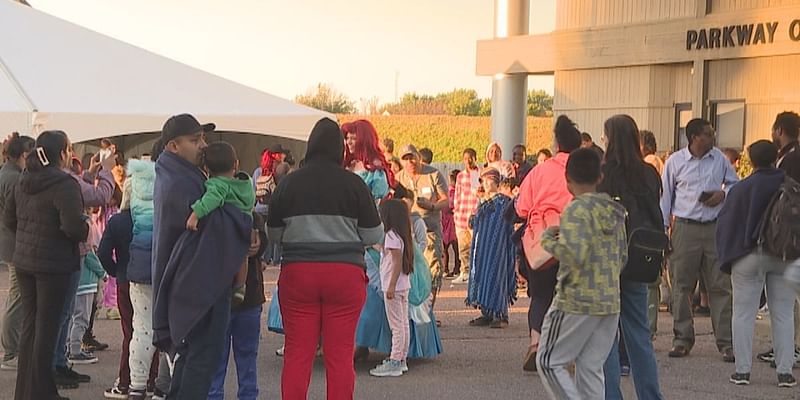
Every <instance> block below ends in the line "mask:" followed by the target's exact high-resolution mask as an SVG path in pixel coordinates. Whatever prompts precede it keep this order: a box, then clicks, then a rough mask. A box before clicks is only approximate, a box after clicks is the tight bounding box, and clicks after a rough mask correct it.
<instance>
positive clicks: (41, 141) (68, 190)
mask: <svg viewBox="0 0 800 400" xmlns="http://www.w3.org/2000/svg"><path fill="white" fill-rule="evenodd" d="M71 159H72V146H71V145H70V142H69V139H68V138H67V135H66V134H65V133H64V132H62V131H46V132H43V133H42V134H41V135H39V137H38V138H37V139H36V146H35V148H34V150H33V151H32V152H31V153H30V154H29V155H28V159H27V161H26V165H27V170H26V172H25V173H23V174H22V177H21V178H20V181H19V184H18V185H17V187H16V188H15V190H14V194H13V195H11V196H9V197H8V198H7V199H6V202H7V203H6V208H5V210H4V213H5V215H4V222H5V224H6V226H7V227H8V228H9V229H11V230H12V231H14V232H16V234H17V237H16V246H15V248H14V259H13V263H14V268H15V269H16V273H17V283H18V285H19V291H20V298H21V302H22V308H23V310H24V316H23V319H22V331H21V335H20V338H21V344H20V348H19V367H18V370H17V384H16V391H15V394H14V396H15V397H14V398H15V399H16V400H29V399H37V400H39V399H41V400H54V399H55V400H62V399H64V397H61V396H60V395H59V394H58V390H57V389H56V384H55V380H54V379H53V370H52V365H53V354H54V351H55V345H54V344H55V343H56V340H57V337H58V334H59V324H60V322H61V314H62V311H63V307H64V303H65V302H66V301H67V298H66V297H67V293H68V291H69V286H70V279H69V278H70V275H71V274H72V273H74V272H75V271H79V270H80V263H81V258H80V252H79V250H78V244H79V243H80V242H83V241H85V240H86V238H87V236H88V234H89V225H88V224H87V222H86V220H87V219H86V217H85V216H84V214H83V199H82V196H81V189H80V187H79V186H78V184H77V183H76V182H75V180H74V179H73V178H72V177H71V176H70V175H69V174H67V173H66V172H64V171H63V170H62V169H63V168H64V167H66V166H68V165H69V164H68V163H69V161H70V160H71Z"/></svg>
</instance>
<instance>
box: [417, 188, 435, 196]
mask: <svg viewBox="0 0 800 400" xmlns="http://www.w3.org/2000/svg"><path fill="white" fill-rule="evenodd" d="M420 192H422V194H423V195H425V196H430V195H432V194H433V189H432V188H430V187H424V188H421V189H420Z"/></svg>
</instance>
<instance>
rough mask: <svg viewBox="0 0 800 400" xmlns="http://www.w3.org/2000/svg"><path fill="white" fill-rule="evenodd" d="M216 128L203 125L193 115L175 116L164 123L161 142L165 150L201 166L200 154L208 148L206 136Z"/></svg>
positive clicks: (212, 125)
mask: <svg viewBox="0 0 800 400" xmlns="http://www.w3.org/2000/svg"><path fill="white" fill-rule="evenodd" d="M216 128H217V126H216V125H214V124H205V125H201V124H200V122H198V121H197V118H195V117H194V116H192V115H191V114H179V115H175V116H172V117H170V118H169V119H168V120H167V122H165V123H164V127H163V128H162V129H161V142H162V143H164V150H166V151H169V152H171V153H175V154H176V155H178V156H180V157H181V158H183V159H184V160H186V161H188V162H190V163H192V164H194V165H195V166H200V154H201V153H202V151H203V149H204V148H205V147H206V141H205V134H206V133H209V132H213V131H214V130H215V129H216Z"/></svg>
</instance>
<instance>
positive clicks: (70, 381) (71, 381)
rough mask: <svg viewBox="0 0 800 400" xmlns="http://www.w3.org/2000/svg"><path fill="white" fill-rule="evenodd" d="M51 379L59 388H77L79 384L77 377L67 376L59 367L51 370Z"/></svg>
mask: <svg viewBox="0 0 800 400" xmlns="http://www.w3.org/2000/svg"><path fill="white" fill-rule="evenodd" d="M53 380H54V381H55V383H56V387H57V388H58V389H61V390H68V389H77V388H78V386H79V385H78V380H77V379H75V378H72V377H70V376H68V375H67V374H66V373H65V372H64V370H63V369H59V368H56V370H55V371H53Z"/></svg>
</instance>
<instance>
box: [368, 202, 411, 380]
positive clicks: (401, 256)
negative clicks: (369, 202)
mask: <svg viewBox="0 0 800 400" xmlns="http://www.w3.org/2000/svg"><path fill="white" fill-rule="evenodd" d="M380 213H381V219H383V226H384V230H385V231H386V239H385V240H384V244H383V250H382V251H381V265H380V273H381V287H382V288H383V293H384V302H385V303H384V304H385V308H386V316H387V318H388V319H389V327H390V329H391V331H392V353H391V355H390V356H389V359H388V360H385V361H384V362H383V363H382V364H380V365H378V366H377V367H376V368H374V369H372V370H371V371H369V373H370V375H372V376H377V377H388V376H393V377H397V376H401V375H403V373H404V372H406V371H408V365H407V363H406V357H407V356H408V350H409V346H410V343H411V340H410V339H411V337H410V327H409V318H408V292H409V290H410V289H411V282H410V277H409V275H411V273H412V272H413V271H414V241H413V238H412V236H411V217H410V215H409V211H408V207H407V206H406V205H405V203H403V202H402V201H400V200H387V201H384V202H383V203H381V207H380Z"/></svg>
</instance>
